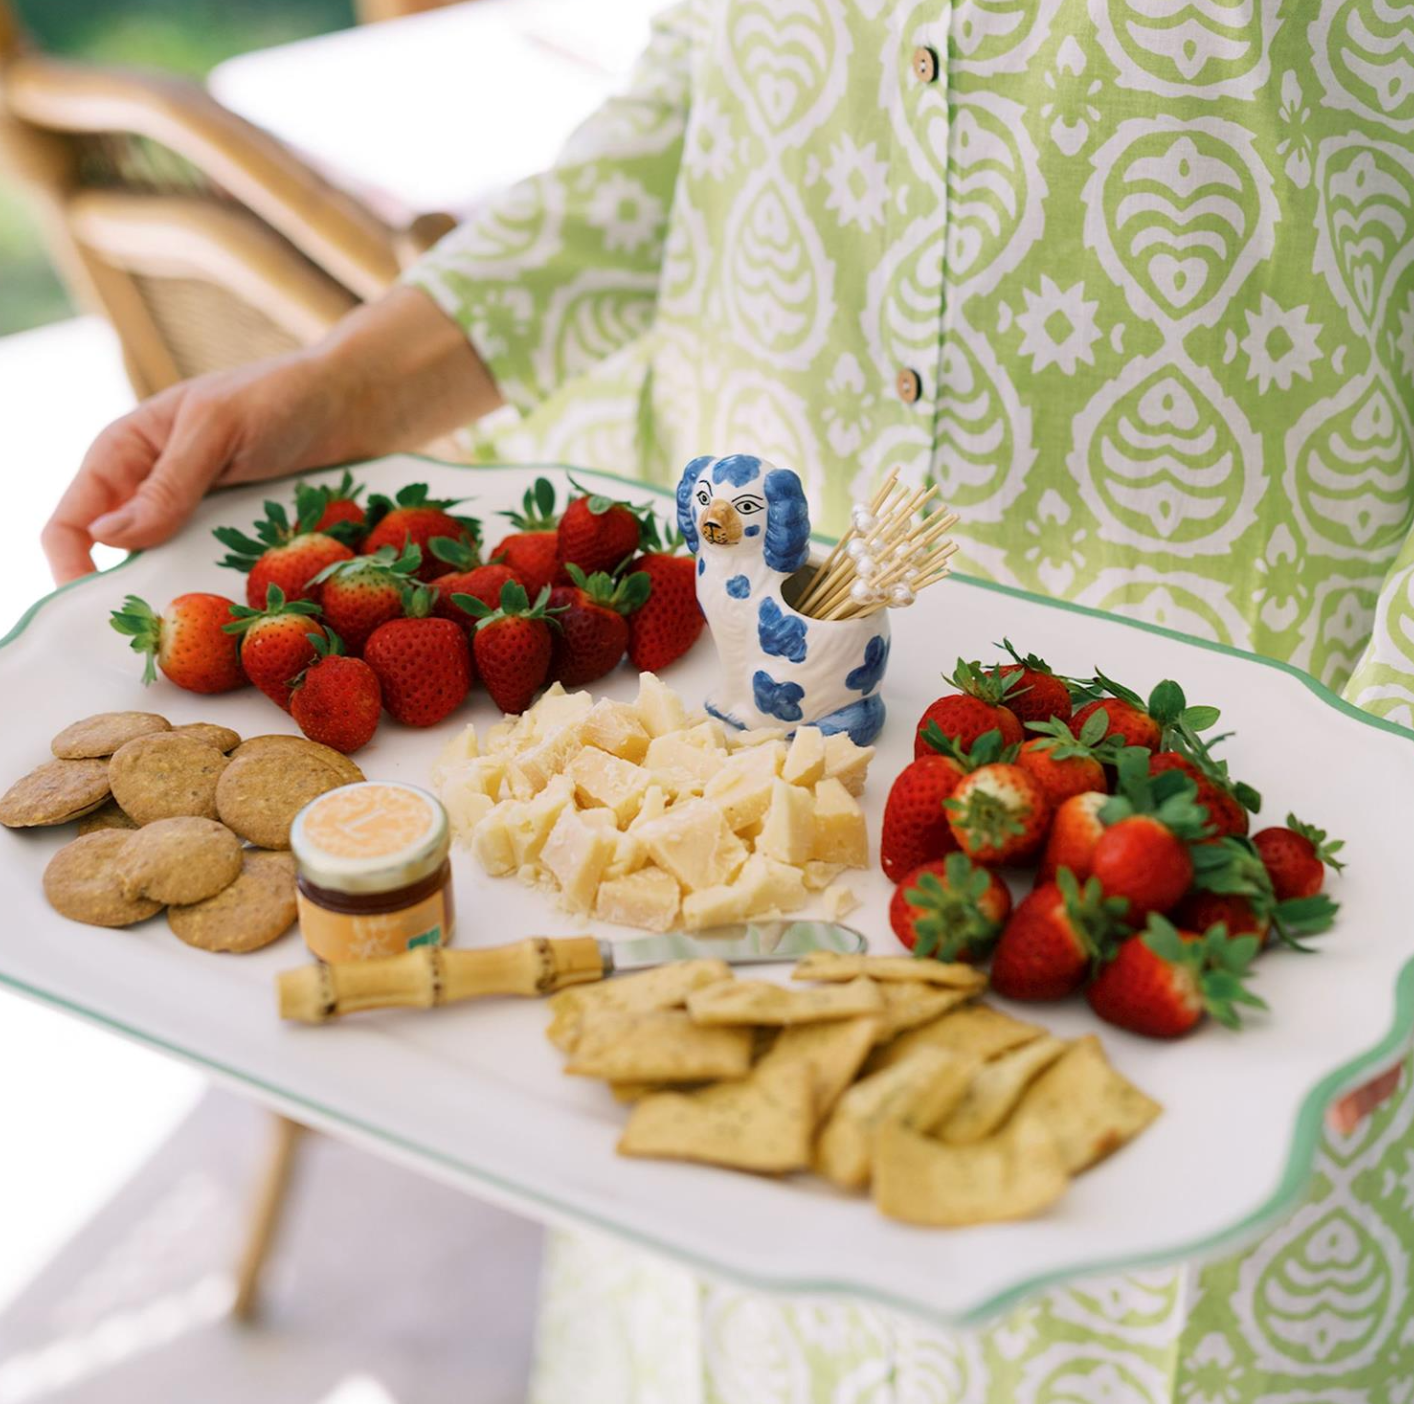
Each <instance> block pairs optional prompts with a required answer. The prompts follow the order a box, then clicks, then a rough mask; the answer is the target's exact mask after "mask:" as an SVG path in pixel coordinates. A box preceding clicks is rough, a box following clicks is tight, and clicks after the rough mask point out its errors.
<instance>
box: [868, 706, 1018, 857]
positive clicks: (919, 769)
mask: <svg viewBox="0 0 1414 1404" xmlns="http://www.w3.org/2000/svg"><path fill="white" fill-rule="evenodd" d="M939 740H940V744H941V745H942V746H943V747H944V750H943V751H934V750H932V749H930V750H929V751H928V753H927V754H926V755H923V756H919V757H918V759H917V760H915V761H911V762H910V763H909V764H908V765H906V766H904V768H903V769H902V770H901V771H899V773H898V776H897V777H896V778H895V780H894V783H893V786H892V788H891V789H890V790H889V797H888V799H887V800H886V801H885V803H884V827H883V830H882V831H881V834H880V840H879V862H880V865H881V866H882V867H883V869H884V873H885V875H886V876H887V877H888V878H889V879H890V880H891V881H893V882H901V881H902V880H903V879H904V878H905V877H906V876H907V875H908V874H909V873H910V872H911V871H912V870H913V869H914V868H916V867H918V866H919V865H920V864H923V863H927V862H929V861H930V860H932V859H935V858H942V857H944V856H945V855H946V854H948V853H949V852H951V851H953V850H954V849H956V848H957V840H956V839H955V838H954V837H953V835H952V830H951V829H950V828H949V827H948V815H947V811H946V810H945V809H944V808H943V803H944V801H946V800H948V799H951V798H952V793H953V791H954V790H955V789H956V788H957V786H958V782H959V781H960V780H961V779H962V778H963V776H964V775H967V774H968V773H969V772H971V771H973V770H976V769H977V767H978V766H979V765H986V764H988V763H990V762H992V761H996V760H1005V759H1009V758H1010V756H1011V751H1010V749H1009V748H1004V747H1003V746H1002V737H1001V733H1000V732H999V731H996V730H993V731H989V732H987V733H985V734H984V735H982V736H980V737H978V738H977V741H976V744H975V745H973V746H972V747H971V748H970V749H969V748H964V747H962V746H960V745H958V743H957V742H955V741H951V740H949V739H948V738H947V737H944V736H940V737H939Z"/></svg>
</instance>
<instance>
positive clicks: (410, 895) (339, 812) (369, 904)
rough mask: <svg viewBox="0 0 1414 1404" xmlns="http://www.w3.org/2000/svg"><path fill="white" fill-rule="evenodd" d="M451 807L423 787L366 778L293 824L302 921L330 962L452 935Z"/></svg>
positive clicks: (311, 806) (310, 942)
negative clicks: (449, 811)
mask: <svg viewBox="0 0 1414 1404" xmlns="http://www.w3.org/2000/svg"><path fill="white" fill-rule="evenodd" d="M450 842H451V839H450V832H449V827H448V824H447V812H446V810H444V809H443V808H442V806H441V804H440V803H439V802H438V801H437V799H436V798H435V797H434V796H432V795H430V794H428V793H427V791H426V790H420V789H418V787H417V786H416V785H402V784H395V783H393V782H391V781H385V780H366V781H363V782H362V783H360V784H357V785H343V786H340V788H339V789H337V790H329V791H327V792H326V793H325V794H322V795H319V796H318V797H317V798H315V799H312V800H310V802H309V803H308V804H307V805H305V807H304V808H303V809H302V810H300V812H299V813H298V814H297V815H296V816H295V822H294V824H293V825H292V826H291V828H290V848H291V849H292V850H293V852H294V855H295V861H296V862H297V863H298V864H299V890H298V902H299V923H300V931H301V932H302V933H303V935H304V940H305V944H306V945H307V946H308V947H309V949H310V950H311V951H313V952H314V954H315V955H316V956H318V957H319V959H320V960H326V961H346V960H374V959H377V958H378V957H380V956H391V955H398V954H399V953H400V952H402V951H406V950H410V949H411V948H412V947H414V946H441V945H446V943H447V942H448V941H450V940H451V939H452V933H453V925H454V922H455V920H456V914H455V910H454V908H453V903H452V881H451V878H452V865H451V863H450V862H449V861H448V859H447V851H448V848H449V847H450Z"/></svg>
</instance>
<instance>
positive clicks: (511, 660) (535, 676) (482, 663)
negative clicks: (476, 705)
mask: <svg viewBox="0 0 1414 1404" xmlns="http://www.w3.org/2000/svg"><path fill="white" fill-rule="evenodd" d="M549 601H550V591H549V590H548V589H545V590H542V591H541V592H540V594H539V595H538V596H537V597H536V600H535V603H534V605H532V604H531V603H530V598H529V596H528V595H527V594H526V593H525V587H524V586H523V585H519V584H517V583H516V582H515V581H511V582H510V584H508V585H504V586H502V588H501V604H500V608H499V609H495V610H492V609H488V608H487V606H485V605H484V604H482V603H481V601H480V600H478V599H475V598H473V597H472V596H470V595H458V596H457V598H456V603H457V604H458V605H460V606H461V607H462V608H463V609H465V610H466V611H467V612H468V613H469V614H473V615H475V616H476V628H475V631H474V632H473V634H472V636H471V638H472V648H473V650H474V652H475V655H476V667H477V671H478V672H479V673H480V674H481V679H482V681H483V682H484V683H485V684H486V691H487V692H489V693H490V694H491V700H492V701H493V702H494V703H495V704H496V705H497V706H498V707H499V708H500V709H501V710H502V711H503V712H523V711H525V709H526V708H527V707H528V706H530V703H531V700H532V699H533V698H534V696H535V694H536V692H537V691H538V690H539V689H540V687H541V686H543V684H544V682H545V679H546V677H547V676H548V675H549V672H550V655H551V653H552V651H553V643H552V640H551V637H550V627H551V619H552V616H550V615H548V614H547V612H546V611H547V607H548V605H549Z"/></svg>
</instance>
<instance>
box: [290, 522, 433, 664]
mask: <svg viewBox="0 0 1414 1404" xmlns="http://www.w3.org/2000/svg"><path fill="white" fill-rule="evenodd" d="M421 564H422V552H421V551H419V550H418V548H417V547H416V546H409V547H408V548H407V549H406V550H405V551H404V552H403V553H402V555H400V556H399V555H397V554H396V553H395V552H394V550H393V548H392V547H391V546H380V547H379V548H378V550H376V551H375V552H374V553H373V554H372V555H371V556H353V557H351V558H350V559H349V560H346V561H335V562H334V564H333V565H330V566H326V567H325V568H324V569H323V570H321V571H320V572H319V574H318V575H316V576H315V577H314V580H313V581H312V582H311V583H312V584H315V585H318V586H319V603H320V604H321V606H322V607H323V610H324V623H325V624H326V625H328V627H329V628H330V629H332V630H333V631H334V632H335V633H336V634H338V636H339V637H340V638H341V639H342V640H343V642H344V648H345V649H346V650H347V651H348V652H349V653H352V654H354V655H358V654H361V653H362V652H363V646H364V644H366V643H367V642H368V637H369V635H370V634H372V633H373V631H374V630H375V629H376V628H377V627H378V626H379V625H380V624H386V623H387V622H388V620H390V619H400V618H402V615H403V607H404V604H405V603H406V598H407V592H408V588H409V581H411V580H415V579H416V578H417V570H418V567H419V566H420V565H421Z"/></svg>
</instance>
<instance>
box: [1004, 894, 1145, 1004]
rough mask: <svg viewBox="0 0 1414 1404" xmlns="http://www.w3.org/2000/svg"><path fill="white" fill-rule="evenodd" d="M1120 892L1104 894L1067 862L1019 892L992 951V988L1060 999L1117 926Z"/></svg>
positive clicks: (1086, 970)
mask: <svg viewBox="0 0 1414 1404" xmlns="http://www.w3.org/2000/svg"><path fill="white" fill-rule="evenodd" d="M1124 915H1125V902H1124V900H1123V898H1115V897H1106V896H1105V895H1104V894H1103V893H1102V892H1101V891H1100V884H1099V883H1098V882H1096V881H1095V879H1094V878H1091V879H1090V880H1089V881H1088V882H1087V883H1085V885H1084V886H1083V887H1082V886H1081V885H1080V884H1079V883H1078V882H1077V881H1076V880H1075V874H1074V873H1072V872H1071V871H1070V869H1069V868H1061V869H1060V870H1059V871H1058V872H1057V873H1056V880H1055V881H1054V882H1048V883H1044V884H1043V885H1042V886H1040V887H1038V888H1037V889H1036V890H1035V891H1034V892H1032V893H1029V894H1028V895H1027V896H1026V897H1024V898H1022V900H1021V903H1020V905H1019V906H1018V907H1017V909H1016V910H1015V911H1014V912H1013V913H1012V916H1011V920H1010V921H1009V922H1007V924H1006V926H1005V927H1003V928H1002V934H1001V938H1000V940H998V942H997V948H996V950H995V951H994V952H993V953H992V988H993V989H994V990H996V992H997V993H998V994H1000V995H1005V996H1006V997H1007V998H1008V999H1025V1000H1043V999H1064V998H1065V997H1066V995H1068V994H1073V993H1074V992H1075V991H1076V990H1078V989H1079V988H1080V987H1081V985H1083V984H1084V983H1085V980H1086V977H1087V976H1088V975H1089V973H1090V971H1091V969H1092V968H1093V967H1094V965H1095V962H1096V961H1097V960H1098V959H1099V958H1100V956H1101V954H1102V953H1103V952H1104V951H1105V950H1106V949H1107V948H1108V946H1109V944H1110V942H1111V941H1112V940H1113V939H1114V937H1115V936H1116V934H1117V933H1118V932H1120V931H1121V930H1122V929H1123V920H1124Z"/></svg>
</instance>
